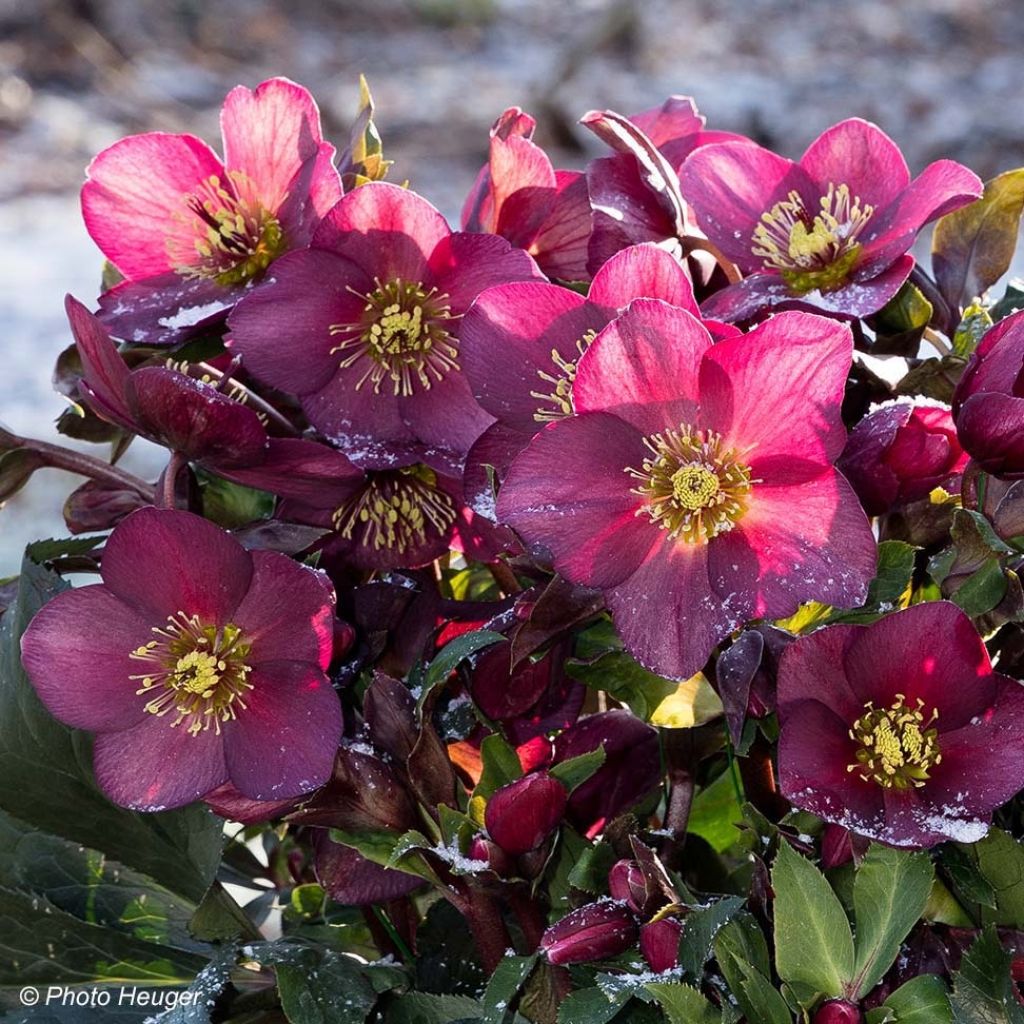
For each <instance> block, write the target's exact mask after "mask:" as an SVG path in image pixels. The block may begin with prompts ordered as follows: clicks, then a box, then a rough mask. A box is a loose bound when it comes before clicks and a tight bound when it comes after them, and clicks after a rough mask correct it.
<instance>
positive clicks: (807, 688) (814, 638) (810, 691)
mask: <svg viewBox="0 0 1024 1024" xmlns="http://www.w3.org/2000/svg"><path fill="white" fill-rule="evenodd" d="M865 628H866V627H864V626H856V625H852V624H847V623H843V624H841V625H836V626H830V627H829V628H828V629H819V630H816V631H815V632H813V633H810V634H808V635H807V636H806V637H805V638H802V639H801V642H800V648H799V651H798V653H797V654H795V655H792V656H790V655H787V653H786V651H788V650H789V647H787V648H786V651H784V652H783V654H782V657H783V658H788V660H787V661H786V671H785V672H780V673H779V677H778V700H779V704H780V705H788V704H796V703H798V702H800V701H803V700H813V699H815V698H816V696H817V689H818V687H819V686H820V685H821V680H822V679H825V678H827V679H828V681H829V687H828V707H829V709H830V710H831V711H832V712H833V713H834V714H836V715H838V716H839V717H840V718H841V719H842V720H843V721H848V722H853V721H855V720H856V719H857V717H858V716H859V715H860V714H861V712H862V711H863V709H864V700H863V698H862V697H861V696H860V694H859V693H858V692H857V691H855V690H854V689H853V687H852V686H851V684H850V680H849V679H848V678H847V676H846V673H845V671H844V670H843V659H844V658H845V657H846V652H847V651H848V650H849V648H850V645H851V644H853V643H854V642H855V641H856V640H857V639H858V637H861V636H863V634H864V631H865ZM789 646H790V647H791V646H792V644H791V645H789Z"/></svg>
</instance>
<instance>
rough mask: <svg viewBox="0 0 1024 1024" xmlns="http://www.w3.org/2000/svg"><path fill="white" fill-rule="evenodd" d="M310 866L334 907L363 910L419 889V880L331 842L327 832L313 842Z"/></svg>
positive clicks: (321, 831)
mask: <svg viewBox="0 0 1024 1024" xmlns="http://www.w3.org/2000/svg"><path fill="white" fill-rule="evenodd" d="M313 856H314V862H313V866H314V869H315V871H316V877H317V880H318V881H319V882H320V884H321V885H322V886H323V887H324V889H325V890H326V891H327V894H328V896H330V897H331V899H332V900H334V901H335V903H341V904H344V905H345V906H349V907H364V906H369V905H370V904H373V903H385V902H387V901H388V900H397V899H399V898H400V897H402V896H408V895H409V893H411V892H415V891H416V890H417V889H420V888H422V887H423V884H424V882H423V879H422V878H419V877H417V876H416V875H410V874H407V873H406V872H405V871H396V870H394V869H392V868H385V867H382V866H381V865H380V864H375V863H374V862H373V861H371V860H367V859H366V858H365V857H364V856H363V855H362V854H361V853H360V852H359V851H358V850H354V849H353V848H352V847H351V846H342V844H341V843H336V842H334V841H333V840H332V839H331V838H330V835H329V833H328V831H327V829H317V830H316V835H315V836H314V838H313Z"/></svg>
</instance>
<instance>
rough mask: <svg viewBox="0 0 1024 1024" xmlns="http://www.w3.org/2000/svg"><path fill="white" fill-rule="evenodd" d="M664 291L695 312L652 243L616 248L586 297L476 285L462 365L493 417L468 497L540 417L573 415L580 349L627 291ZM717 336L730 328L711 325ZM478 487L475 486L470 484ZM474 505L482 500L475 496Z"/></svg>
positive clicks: (677, 266)
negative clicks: (487, 468)
mask: <svg viewBox="0 0 1024 1024" xmlns="http://www.w3.org/2000/svg"><path fill="white" fill-rule="evenodd" d="M638 298H651V299H661V300H662V301H664V302H667V303H669V305H672V306H679V307H680V308H681V309H686V310H689V311H690V312H691V313H693V314H694V315H695V316H698V317H699V316H700V309H699V307H698V306H697V302H696V300H695V299H694V297H693V286H692V284H691V283H690V279H689V277H688V276H687V273H686V271H685V270H684V269H683V266H682V264H681V263H680V262H679V261H678V260H677V259H676V258H675V257H674V256H672V255H670V254H669V253H667V252H665V251H664V250H663V249H659V248H657V246H654V245H635V246H631V247H630V248H628V249H624V250H622V252H619V253H616V254H615V255H614V256H612V258H611V259H609V260H608V262H607V263H605V264H604V265H603V266H602V267H601V269H600V270H598V272H597V273H596V274H595V275H594V280H593V282H592V283H591V285H590V290H589V291H588V293H587V297H586V298H584V297H583V296H582V295H580V294H578V293H577V292H574V291H570V290H569V289H568V288H560V287H558V286H557V285H553V284H548V283H547V282H542V281H517V282H514V283H512V284H504V285H498V286H497V287H494V288H488V289H487V290H486V291H485V292H482V293H481V294H480V295H479V296H478V297H477V300H476V302H474V303H473V305H472V307H471V308H470V310H469V312H468V313H467V314H466V316H465V318H464V319H463V322H462V328H461V337H462V364H463V368H464V370H465V373H466V379H467V380H468V381H469V384H470V387H471V388H472V389H473V395H474V397H475V398H476V400H477V401H478V402H479V403H480V405H481V406H482V407H483V408H484V409H486V410H487V412H489V413H490V414H491V415H492V416H494V417H495V418H496V419H497V421H498V422H497V423H495V424H494V425H493V426H491V427H489V428H488V429H487V430H486V431H485V432H484V434H483V435H482V436H481V437H480V438H479V439H478V440H477V442H476V443H475V445H474V446H473V449H472V450H471V452H470V455H469V459H468V460H467V462H468V465H467V475H469V476H470V478H471V484H470V487H469V489H470V491H471V493H472V496H473V497H474V498H475V497H477V496H480V497H482V496H483V494H487V493H489V487H490V484H489V481H488V480H487V478H486V475H482V477H481V476H480V475H476V474H473V467H474V466H476V465H480V464H482V463H486V464H488V465H491V466H493V467H494V468H495V470H497V473H498V476H499V478H501V477H504V475H505V472H506V471H507V469H508V466H509V464H510V463H511V461H512V459H513V458H514V457H515V456H516V455H518V454H519V452H520V451H522V449H523V448H525V447H526V445H527V444H528V443H529V441H530V439H531V438H532V437H533V436H534V435H535V434H536V433H537V431H538V430H540V429H541V428H542V427H543V426H544V425H545V424H547V423H552V422H554V421H555V420H560V419H564V418H565V417H566V416H571V415H572V412H573V405H572V384H573V381H574V380H575V379H576V367H577V364H578V363H579V360H580V357H581V356H582V354H583V353H584V352H585V351H586V350H587V349H588V348H589V347H590V345H591V343H592V342H593V340H594V338H595V337H597V334H598V332H599V331H601V330H602V329H603V328H604V327H606V326H607V325H608V324H609V323H610V322H611V321H612V320H613V319H614V318H615V317H616V316H617V315H618V314H619V313H620V312H621V311H622V310H623V309H625V308H626V306H628V305H629V303H630V302H632V301H633V300H634V299H638ZM708 327H709V330H711V331H712V332H713V333H715V334H716V336H719V337H724V336H727V335H729V334H732V333H735V329H734V328H731V327H729V326H727V325H725V324H714V325H710V324H709V325H708ZM474 485H475V486H474ZM474 504H475V505H479V506H480V508H481V511H484V509H485V508H486V503H485V502H484V503H482V502H481V501H475V502H474Z"/></svg>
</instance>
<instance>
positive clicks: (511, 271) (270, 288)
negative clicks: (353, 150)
mask: <svg viewBox="0 0 1024 1024" xmlns="http://www.w3.org/2000/svg"><path fill="white" fill-rule="evenodd" d="M539 277H540V271H539V270H538V269H537V265H536V264H535V263H534V262H533V260H532V259H531V258H530V257H529V256H528V255H527V254H526V253H525V252H523V251H522V250H519V249H513V248H512V247H511V246H510V245H509V244H508V242H506V241H505V240H504V239H503V238H498V237H496V236H494V235H478V234H468V233H465V232H459V231H456V232H452V231H451V230H450V229H449V227H448V225H447V224H446V223H445V220H444V218H443V217H442V216H441V214H440V213H438V212H437V210H435V209H434V207H433V206H431V205H430V204H429V203H428V202H427V201H426V200H425V199H423V198H421V197H420V196H418V195H416V193H415V192H410V191H408V190H406V189H402V188H398V187H397V186H396V185H388V184H385V183H383V182H373V183H371V184H369V185H362V186H360V187H359V188H357V189H356V190H355V191H354V192H350V193H349V194H348V195H347V196H345V198H344V199H342V200H341V202H340V203H338V204H337V206H335V207H334V209H333V210H331V212H330V214H329V215H328V216H327V217H326V218H325V219H324V222H323V223H322V224H321V225H320V227H319V228H318V230H317V232H316V235H315V236H314V238H313V243H312V247H311V248H310V249H306V250H303V251H302V252H296V253H291V254H290V255H288V256H286V257H284V258H283V259H281V260H280V261H279V262H278V263H277V264H276V265H275V267H274V273H273V276H272V277H271V278H270V279H268V280H267V281H266V282H265V283H264V284H263V285H262V286H260V287H259V288H257V289H255V290H253V292H252V293H251V294H250V295H248V296H246V298H245V299H244V300H243V301H242V302H241V303H239V305H238V306H237V308H236V309H235V311H234V312H233V313H232V314H231V317H230V319H229V322H228V326H229V329H230V345H231V347H232V348H233V349H235V350H237V351H239V352H241V353H242V355H243V357H244V359H245V366H246V369H247V370H248V371H249V372H250V373H252V374H253V375H254V376H255V377H257V378H258V379H260V380H262V381H263V382H264V383H265V384H268V385H270V386H271V387H275V388H279V389H280V390H282V391H287V392H289V393H291V394H294V395H298V397H299V400H300V402H301V403H302V407H303V409H304V410H305V413H306V415H307V416H308V417H309V420H310V422H311V423H312V424H313V425H314V426H315V427H316V428H317V429H318V430H319V431H320V432H321V433H323V434H324V435H325V436H327V437H329V438H331V439H332V440H333V441H335V442H336V443H338V444H339V445H340V446H342V447H343V448H345V449H346V452H347V454H348V455H349V457H350V458H352V459H353V461H356V462H361V461H362V462H367V464H368V462H369V461H376V462H377V463H378V464H379V460H380V459H381V458H382V453H389V452H394V451H396V450H400V449H402V448H403V446H404V447H405V448H408V447H409V446H410V445H416V444H427V445H436V446H440V447H443V448H445V449H447V450H450V451H455V452H459V453H461V454H465V452H466V451H467V450H468V448H469V446H470V444H472V442H473V441H474V440H475V439H476V437H477V436H478V435H479V434H480V433H481V431H482V430H483V429H484V428H486V427H487V426H488V425H489V424H490V417H489V416H487V414H486V413H485V412H484V411H483V410H482V409H481V408H480V407H479V406H478V405H477V404H476V402H475V401H474V399H473V396H472V394H471V393H470V390H469V385H468V384H467V383H466V381H465V378H464V377H463V374H462V370H461V353H460V343H459V334H460V322H461V319H462V316H463V314H464V313H465V312H466V310H467V309H468V308H469V306H470V304H471V303H472V301H473V300H474V299H475V298H476V296H477V295H478V294H479V293H480V292H481V291H483V289H484V288H488V287H490V286H491V285H496V284H504V283H506V282H508V281H524V280H530V279H535V278H539ZM358 453H365V455H364V456H360V455H359V454H358Z"/></svg>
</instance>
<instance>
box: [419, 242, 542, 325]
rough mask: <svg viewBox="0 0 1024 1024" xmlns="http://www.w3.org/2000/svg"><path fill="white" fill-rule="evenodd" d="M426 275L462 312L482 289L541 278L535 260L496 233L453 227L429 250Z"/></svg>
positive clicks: (457, 312)
mask: <svg viewBox="0 0 1024 1024" xmlns="http://www.w3.org/2000/svg"><path fill="white" fill-rule="evenodd" d="M429 275H430V281H431V283H432V284H434V285H436V287H437V289H438V291H440V292H442V293H443V294H445V295H447V296H448V299H449V302H450V305H451V309H452V313H453V314H456V315H458V314H462V313H464V312H465V311H466V310H467V309H468V308H469V305H470V303H471V302H472V301H473V300H474V299H475V298H476V297H477V296H478V295H479V294H480V293H481V292H482V291H483V290H484V289H485V288H490V287H492V286H494V285H501V284H505V283H506V282H508V281H527V280H529V279H531V278H533V279H536V280H542V279H543V275H542V274H541V272H540V270H539V269H538V268H537V265H536V263H534V262H533V260H532V259H531V258H530V256H529V255H527V253H525V252H523V250H522V249H514V248H513V247H512V246H511V245H509V243H508V242H506V241H505V239H504V238H500V237H499V236H497V235H475V234H470V233H469V232H467V231H455V232H452V233H451V234H446V235H445V236H444V237H443V238H442V239H440V240H439V241H438V243H437V245H436V246H435V248H434V249H433V250H432V251H431V254H430V260H429Z"/></svg>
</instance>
